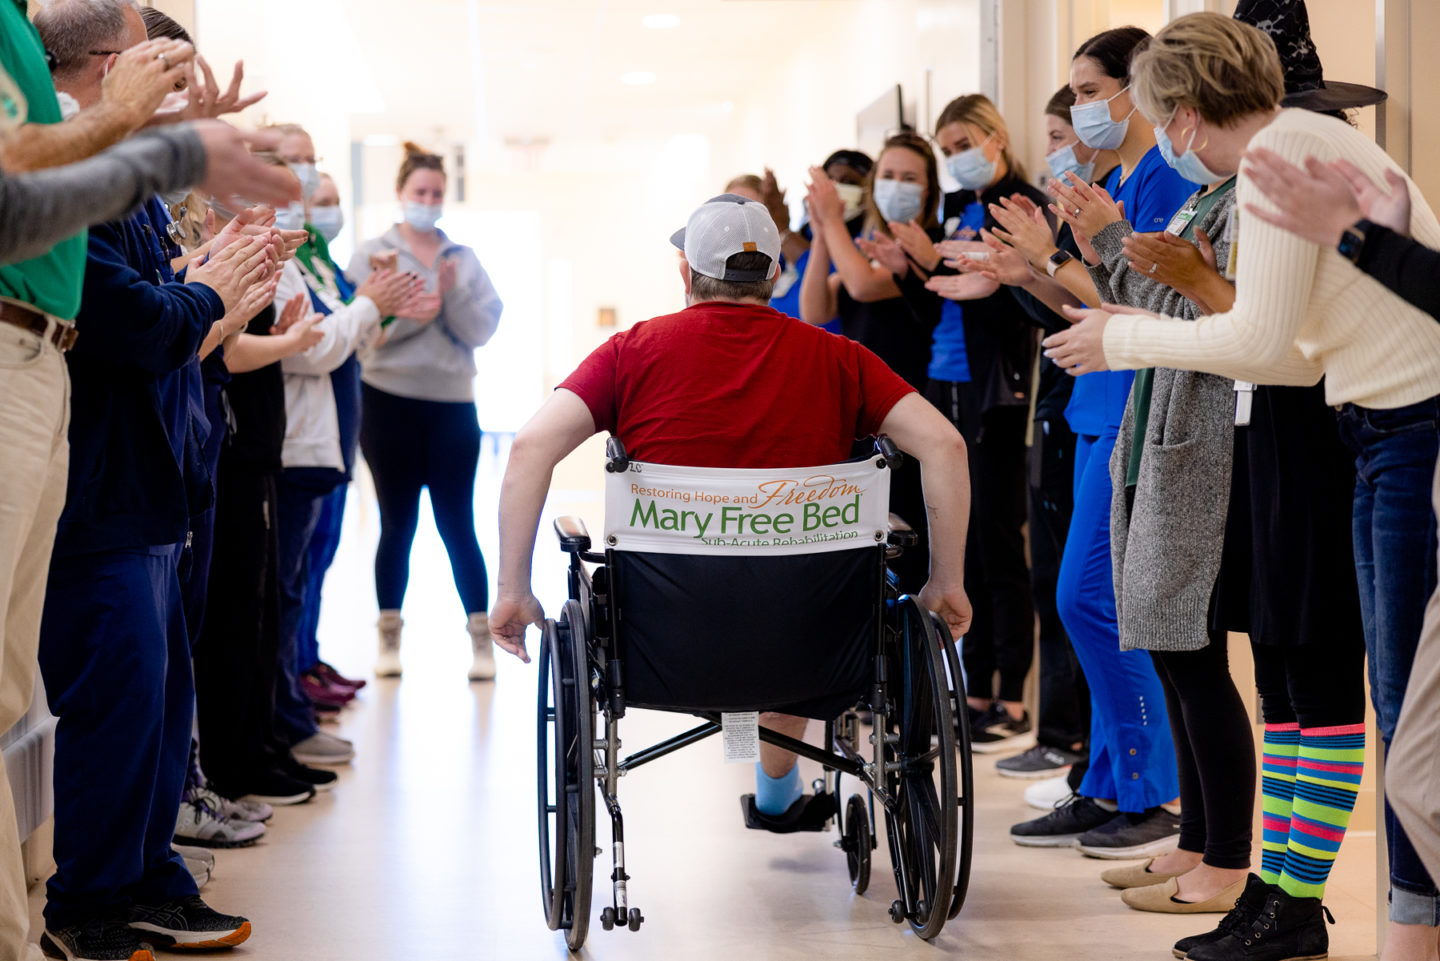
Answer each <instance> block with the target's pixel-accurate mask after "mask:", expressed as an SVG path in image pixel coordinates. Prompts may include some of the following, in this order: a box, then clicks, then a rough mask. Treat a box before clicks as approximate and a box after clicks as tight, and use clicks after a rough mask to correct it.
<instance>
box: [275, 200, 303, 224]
mask: <svg viewBox="0 0 1440 961" xmlns="http://www.w3.org/2000/svg"><path fill="white" fill-rule="evenodd" d="M304 227H305V205H304V204H302V203H300V202H299V201H298V200H297V201H296V202H295V203H293V204H290V205H289V206H287V207H284V208H277V209H276V210H275V229H276V230H301V229H303V228H304Z"/></svg>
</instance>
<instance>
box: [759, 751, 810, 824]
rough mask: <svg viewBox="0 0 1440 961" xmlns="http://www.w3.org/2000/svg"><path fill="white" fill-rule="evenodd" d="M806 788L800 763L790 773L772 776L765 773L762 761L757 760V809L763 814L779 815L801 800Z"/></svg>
mask: <svg viewBox="0 0 1440 961" xmlns="http://www.w3.org/2000/svg"><path fill="white" fill-rule="evenodd" d="M802 793H804V788H803V787H802V786H801V784H800V765H798V764H797V765H795V766H794V767H792V768H791V769H790V772H789V773H788V774H784V775H782V776H780V777H771V776H770V775H768V774H766V773H765V769H764V768H762V767H761V766H760V762H759V761H756V762H755V810H757V811H759V812H760V813H761V814H767V815H769V816H771V817H777V816H779V815H781V814H784V813H785V812H786V811H788V810H789V809H790V805H792V804H794V803H795V802H796V801H798V800H800V795H801V794H802Z"/></svg>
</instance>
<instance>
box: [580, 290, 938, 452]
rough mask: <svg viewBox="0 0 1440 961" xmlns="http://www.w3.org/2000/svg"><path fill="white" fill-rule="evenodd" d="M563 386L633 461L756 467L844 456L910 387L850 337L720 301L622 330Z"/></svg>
mask: <svg viewBox="0 0 1440 961" xmlns="http://www.w3.org/2000/svg"><path fill="white" fill-rule="evenodd" d="M560 386H561V387H563V388H565V389H566V390H569V391H572V392H574V393H575V394H577V395H579V397H580V399H581V400H583V401H585V404H586V406H588V407H589V408H590V413H591V415H592V416H593V417H594V418H595V428H596V430H603V431H609V432H610V433H612V434H615V435H616V436H618V437H619V438H620V439H621V440H622V441H624V442H625V449H626V451H627V452H628V453H629V454H630V456H631V457H634V458H635V459H636V460H640V461H649V462H650V463H656V464H671V465H675V466H681V467H753V468H767V467H814V466H819V465H822V464H834V463H838V462H840V461H843V460H846V459H847V458H849V456H850V449H851V446H852V445H853V444H854V441H855V438H857V437H867V436H869V435H871V434H874V433H876V432H877V431H879V429H880V424H881V422H882V421H884V419H885V417H886V415H887V414H889V413H890V409H891V408H892V407H894V406H895V404H896V403H897V402H898V401H899V400H900V398H902V397H904V396H905V395H906V394H908V393H910V392H912V391H913V390H914V388H912V387H911V386H910V385H909V384H907V383H906V382H905V381H904V380H903V379H901V377H900V376H899V375H898V374H896V373H895V372H894V371H892V370H891V369H890V368H889V367H887V366H885V363H884V362H883V361H882V360H880V358H879V357H876V356H875V355H874V354H873V353H871V352H870V351H869V350H867V349H865V348H864V347H862V346H860V345H859V344H857V343H855V342H854V341H852V340H849V339H847V338H844V337H840V336H838V335H836V334H831V333H828V332H826V331H824V330H821V329H820V328H818V327H812V326H810V325H809V324H805V323H802V322H800V321H798V320H795V319H793V318H790V317H787V316H785V315H784V314H782V313H780V312H778V311H775V310H772V309H770V308H769V307H761V306H758V305H756V306H750V305H746V304H734V303H716V302H709V303H702V304H696V305H695V306H693V307H688V308H686V309H685V310H682V311H681V312H680V313H678V314H670V315H668V316H665V317H657V318H655V319H654V320H647V321H644V322H642V323H639V324H636V325H635V326H634V327H632V328H631V329H630V330H626V331H622V332H621V333H618V334H616V335H615V336H613V337H611V338H610V339H609V340H607V341H606V342H605V343H603V344H601V345H600V346H599V347H598V348H596V349H595V351H594V352H593V353H592V354H591V355H590V356H589V357H587V358H585V360H584V361H583V362H582V363H581V364H580V366H579V367H578V368H576V370H575V372H574V373H573V374H571V375H570V376H569V378H567V379H566V380H565V382H564V383H562V384H561V385H560Z"/></svg>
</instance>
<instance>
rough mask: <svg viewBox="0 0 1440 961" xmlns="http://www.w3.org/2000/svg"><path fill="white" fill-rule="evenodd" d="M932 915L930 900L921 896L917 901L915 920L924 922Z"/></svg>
mask: <svg viewBox="0 0 1440 961" xmlns="http://www.w3.org/2000/svg"><path fill="white" fill-rule="evenodd" d="M929 917H930V902H928V901H926V900H925V899H924V898H921V899H920V900H919V901H916V902H915V920H916V921H919V922H920V923H921V924H924V923H925V922H926V921H927V920H928V919H929Z"/></svg>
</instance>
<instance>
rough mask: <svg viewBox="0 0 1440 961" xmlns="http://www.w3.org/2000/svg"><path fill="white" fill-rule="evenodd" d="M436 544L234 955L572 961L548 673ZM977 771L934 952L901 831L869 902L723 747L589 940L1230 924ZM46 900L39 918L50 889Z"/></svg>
mask: <svg viewBox="0 0 1440 961" xmlns="http://www.w3.org/2000/svg"><path fill="white" fill-rule="evenodd" d="M491 456H493V455H487V468H488V469H487V470H482V481H481V490H480V498H479V501H480V504H481V505H482V508H481V510H480V517H479V527H480V529H481V531H482V543H483V544H484V546H485V547H486V551H487V554H486V556H487V558H490V559H491V560H492V562H493V560H494V558H495V553H494V535H493V526H492V525H491V523H490V521H489V512H490V510H491V508H490V507H487V506H483V505H486V504H490V505H493V503H494V500H493V494H494V488H495V485H496V483H497V477H496V472H495V470H494V469H493V463H492V461H491V460H490V457H491ZM595 463H598V461H597V460H591V461H590V464H592V465H593V464H595ZM593 477H594V474H593V473H590V472H589V471H587V470H579V471H577V470H573V469H572V470H571V471H570V472H569V473H568V474H567V473H566V472H562V474H561V475H560V477H559V478H558V479H557V485H558V487H557V494H556V495H555V496H554V497H552V506H553V507H554V508H555V509H556V510H557V511H568V510H574V509H578V508H581V507H583V508H584V509H585V510H586V513H587V514H588V516H589V517H590V518H591V519H592V520H593V521H594V522H595V524H596V526H598V521H599V509H598V506H596V504H595V501H596V496H597V495H596V493H595V492H594V491H593V490H591V489H590V488H589V487H587V486H586V484H587V483H592V482H591V481H590V480H589V479H593ZM567 485H569V486H568V487H567ZM487 531H488V532H489V535H488V536H486V532H487ZM375 537H376V522H375V515H374V508H373V503H370V502H366V501H364V500H363V499H357V501H356V503H355V504H354V505H352V510H351V513H350V517H349V518H348V522H347V530H346V539H345V543H344V546H343V548H342V552H341V557H340V559H339V561H338V562H337V565H336V568H335V571H334V573H333V574H332V576H331V581H330V588H329V591H328V593H327V597H326V607H325V615H324V624H323V627H322V641H323V644H324V646H325V652H326V655H327V656H328V657H329V658H330V659H332V660H333V661H334V662H335V663H336V664H337V665H338V666H339V667H341V669H342V670H346V671H348V672H349V673H352V674H364V673H366V672H367V669H368V667H369V664H370V658H371V656H372V644H373V641H372V637H373V628H372V627H371V625H372V623H373V616H374V602H373V594H372V593H371V589H370V586H369V585H370V580H369V569H370V564H371V558H372V557H373V554H372V551H373V544H374V540H375ZM540 556H541V561H540V563H539V564H537V571H538V573H537V584H538V585H540V586H541V587H543V588H544V591H545V593H544V595H542V599H544V600H547V601H550V602H553V601H554V600H555V597H556V594H557V592H559V591H563V585H561V583H560V576H559V569H560V562H559V559H558V555H557V553H556V552H554V551H553V549H552V548H551V546H550V541H549V535H548V522H547V525H546V527H545V528H543V529H542V538H541V550H540ZM415 559H416V563H415V570H414V574H413V577H412V591H411V595H410V598H409V600H408V602H407V608H406V616H407V619H408V621H409V624H408V627H407V637H406V645H405V651H404V653H405V657H406V676H405V678H404V679H403V680H401V681H387V682H383V683H378V684H377V683H372V684H371V686H370V687H369V688H368V689H367V690H366V691H364V692H363V693H362V695H361V698H360V701H359V704H358V706H356V707H353V708H352V709H350V710H348V711H347V712H346V713H345V715H344V717H343V719H342V721H341V724H340V726H339V728H338V730H339V732H340V733H342V734H343V735H345V736H346V737H349V738H352V739H353V740H354V741H355V742H356V746H357V750H358V752H359V756H358V758H357V759H356V761H355V763H354V764H353V765H352V766H351V767H350V768H348V769H345V770H344V771H343V772H342V777H341V781H340V783H339V786H338V787H337V788H336V789H335V790H334V791H333V792H330V793H328V794H326V795H323V796H321V797H319V798H317V799H316V800H315V801H313V802H311V803H310V804H307V805H303V806H300V807H296V808H289V809H283V810H281V811H280V812H278V813H277V815H276V817H275V820H274V822H272V827H271V831H270V833H269V835H268V836H267V837H266V838H265V839H264V841H263V842H262V843H261V844H259V845H257V846H256V847H254V848H250V849H246V850H242V851H222V852H219V865H218V869H217V872H216V876H215V879H214V880H213V881H212V882H211V884H210V885H209V886H208V887H207V888H206V890H205V896H206V897H207V899H209V900H210V901H211V902H212V903H213V904H214V905H215V906H216V907H217V908H219V909H221V910H226V911H235V912H241V913H244V914H246V915H248V916H249V917H250V918H251V919H253V921H254V923H255V936H254V937H253V938H252V939H251V941H250V942H249V944H247V945H246V946H244V947H243V948H241V949H240V950H238V951H236V952H234V954H233V957H234V958H235V959H236V961H242V959H243V961H298V959H314V961H342V959H343V961H350V959H371V958H376V959H378V958H406V959H423V961H469V959H490V958H495V959H500V958H504V959H531V958H556V959H559V958H564V957H565V956H566V954H567V952H566V950H565V946H564V942H563V939H562V938H561V937H560V936H559V935H558V934H555V933H552V932H550V931H549V930H547V929H546V927H545V925H544V922H543V920H542V917H541V912H540V904H539V897H538V888H539V885H538V883H537V877H538V876H537V870H536V853H535V852H536V847H535V794H534V784H535V780H534V771H535V753H534V731H535V715H534V711H535V697H534V693H535V692H534V682H535V668H534V666H533V665H532V666H525V665H521V664H519V663H518V662H515V661H512V660H510V659H505V660H504V661H503V662H502V664H501V672H500V677H499V680H498V683H496V684H495V685H474V686H472V685H468V684H467V683H466V681H465V667H466V664H467V651H466V649H465V648H466V638H465V634H464V631H463V623H464V619H463V613H462V612H461V611H460V606H459V604H458V602H457V601H456V599H455V597H454V588H453V586H452V585H451V582H450V578H449V572H448V567H447V566H446V564H445V562H444V555H443V552H442V551H441V548H440V545H439V541H438V538H437V537H436V535H435V534H434V531H433V528H431V527H429V526H428V524H427V525H425V526H424V529H423V530H422V534H421V537H420V539H419V541H418V543H417V549H416V554H415ZM532 646H533V644H532ZM683 723H685V719H683V718H676V717H668V716H663V715H655V714H645V713H643V712H642V713H636V714H634V715H632V718H631V719H629V720H628V721H627V723H626V725H625V728H624V729H623V730H624V735H625V738H626V741H627V747H629V748H635V747H638V746H640V745H641V744H642V743H643V742H645V741H646V740H647V739H655V738H658V737H661V736H664V734H666V733H668V732H670V731H673V730H677V729H678V728H679V727H680V725H681V724H683ZM815 733H816V732H815V730H814V729H813V728H812V737H813V736H814V735H815ZM976 774H977V788H976V792H977V804H978V807H977V829H978V830H977V838H976V843H975V873H974V880H973V882H972V886H971V893H970V899H969V902H968V904H967V905H966V908H965V911H964V913H963V914H962V915H961V916H960V917H959V918H958V919H957V920H956V921H953V922H951V923H950V925H949V926H948V927H947V928H946V930H945V932H944V934H943V935H942V936H941V938H940V939H938V940H937V941H936V942H935V943H934V945H933V946H932V945H927V944H925V943H923V942H919V941H917V940H916V939H915V938H914V937H913V936H912V935H911V934H909V933H908V932H907V931H906V930H903V929H901V928H898V927H896V926H895V925H893V924H891V923H890V921H889V919H888V917H887V916H886V912H885V909H886V906H887V905H888V903H889V901H890V899H891V897H893V891H894V882H893V877H892V875H891V874H890V871H889V867H888V858H887V857H886V855H885V853H884V848H883V846H882V848H881V850H880V851H878V852H876V856H877V861H876V864H875V872H874V880H873V882H872V886H871V890H870V892H869V893H867V894H866V895H865V896H864V897H860V898H856V897H854V896H853V895H852V894H851V892H850V889H849V885H848V881H847V877H846V872H845V865H844V859H843V856H842V855H841V854H840V853H839V852H838V851H836V850H834V849H833V848H832V847H831V844H830V842H831V840H832V837H831V836H829V835H791V836H783V837H781V836H771V835H764V834H760V833H756V832H749V831H746V830H744V829H743V827H742V826H741V822H740V815H739V811H738V810H737V803H736V797H737V795H739V794H740V793H742V792H743V791H746V790H750V789H751V786H752V783H753V778H752V775H751V773H750V770H749V769H748V767H744V766H738V765H725V764H723V763H722V762H721V757H720V749H719V745H718V744H716V743H714V742H707V743H703V744H700V745H697V746H695V747H691V748H689V749H687V750H686V751H684V752H682V753H680V754H678V755H676V756H674V757H672V758H669V759H666V760H663V761H661V762H658V763H657V764H656V765H654V766H652V767H649V768H646V769H644V770H641V771H637V772H636V773H635V774H633V775H631V776H630V777H627V778H626V779H625V781H624V782H622V801H623V802H624V804H625V810H626V813H627V827H628V837H627V848H628V857H629V867H630V871H631V873H632V875H633V880H632V882H631V885H630V890H631V900H632V903H633V904H635V905H637V906H638V907H640V908H641V910H642V911H643V912H644V913H645V915H646V918H647V921H646V923H645V925H644V927H643V928H642V929H641V931H640V932H639V933H634V934H632V933H630V932H628V931H617V932H613V933H606V932H603V931H601V930H599V926H598V923H594V922H592V927H593V930H592V934H591V938H590V941H589V944H588V945H587V946H586V949H585V955H586V956H588V957H592V958H596V959H629V961H651V959H654V961H662V959H663V961H671V959H687V961H689V959H693V961H732V959H744V961H789V959H794V961H815V959H817V958H821V957H823V958H825V959H826V961H845V959H867V961H869V959H874V958H885V959H897V961H898V959H902V958H924V959H929V958H935V957H938V956H946V957H950V956H954V957H963V958H967V959H973V961H991V959H995V961H1000V959H1006V961H1011V959H1013V961H1030V959H1034V961H1054V959H1057V958H1064V959H1067V961H1084V959H1095V961H1131V959H1134V961H1148V959H1156V961H1160V959H1164V958H1169V957H1170V951H1169V948H1170V945H1171V943H1172V942H1173V941H1174V940H1175V939H1176V938H1178V937H1182V936H1184V935H1187V934H1192V933H1195V932H1197V931H1200V930H1204V929H1207V928H1208V927H1209V926H1210V925H1211V924H1212V923H1213V916H1201V917H1200V918H1198V919H1197V918H1194V917H1191V918H1176V917H1171V916H1160V915H1144V914H1140V913H1137V912H1134V911H1131V910H1130V909H1128V908H1126V907H1125V906H1124V905H1123V904H1121V902H1120V900H1119V897H1118V895H1117V893H1116V892H1114V891H1111V890H1110V889H1108V888H1107V887H1106V886H1105V885H1103V884H1102V883H1101V882H1100V881H1099V880H1098V873H1099V871H1100V870H1101V869H1102V868H1103V867H1105V866H1106V864H1105V863H1104V862H1099V861H1093V860H1087V859H1085V858H1083V857H1081V856H1079V855H1078V854H1077V853H1075V852H1073V851H1068V850H1033V849H1023V848H1018V847H1016V846H1015V845H1013V844H1012V843H1011V842H1010V841H1009V839H1008V837H1007V831H1008V828H1009V826H1010V824H1012V823H1013V822H1015V821H1017V820H1021V819H1024V818H1027V817H1029V816H1031V814H1032V813H1033V812H1031V811H1030V810H1029V809H1027V808H1026V807H1025V806H1024V805H1023V803H1022V802H1021V800H1020V793H1021V790H1022V789H1023V787H1024V784H1025V782H1020V781H1013V780H1007V779H1004V778H1000V777H998V776H996V775H995V773H994V771H993V768H992V766H991V763H990V762H989V761H987V760H984V759H980V760H979V762H978V763H977V766H976ZM807 777H808V775H807ZM602 823H603V822H602ZM1370 826H1371V825H1369V824H1358V825H1357V827H1358V828H1360V829H1361V830H1357V831H1353V832H1352V833H1351V836H1350V838H1349V840H1348V841H1347V843H1346V846H1345V849H1344V852H1343V853H1342V855H1341V859H1340V863H1339V866H1338V869H1337V872H1336V876H1335V878H1334V880H1333V882H1332V885H1331V889H1330V894H1329V903H1330V905H1331V907H1332V909H1333V910H1334V912H1335V915H1336V917H1337V918H1338V920H1339V924H1338V925H1337V926H1336V927H1334V928H1332V929H1331V930H1332V955H1331V956H1332V957H1333V958H1337V959H1341V958H1344V959H1353V958H1367V957H1373V954H1374V949H1375V900H1376V898H1375V881H1374V864H1375V853H1374V846H1375V840H1374V836H1373V832H1368V833H1367V832H1366V831H1365V830H1363V829H1364V828H1366V827H1370ZM604 833H605V832H603V831H602V834H604ZM882 845H883V842H882ZM609 870H610V867H609V862H608V855H607V857H606V858H603V859H601V860H599V861H597V863H596V875H597V880H598V879H603V878H604V877H606V876H608V873H609ZM605 888H606V885H605V884H604V883H603V880H602V881H600V882H599V883H597V889H598V890H597V904H596V911H597V912H598V908H599V906H600V904H601V903H602V902H601V900H600V898H601V897H602V896H603V894H604V891H605ZM32 905H33V907H34V908H35V913H36V918H37V922H36V923H37V924H38V912H39V907H40V891H39V890H38V889H37V890H36V891H34V892H32ZM37 930H38V928H37Z"/></svg>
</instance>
